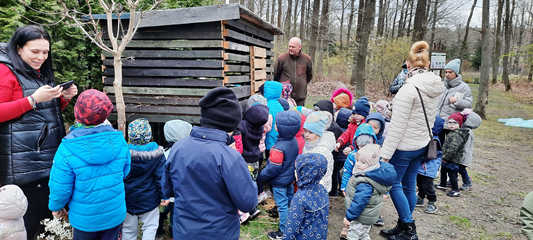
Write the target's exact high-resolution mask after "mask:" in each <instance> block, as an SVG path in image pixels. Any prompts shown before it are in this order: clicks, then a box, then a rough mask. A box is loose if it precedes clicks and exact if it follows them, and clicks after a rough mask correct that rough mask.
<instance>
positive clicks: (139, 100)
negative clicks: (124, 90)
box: [109, 95, 200, 106]
mask: <svg viewBox="0 0 533 240" xmlns="http://www.w3.org/2000/svg"><path fill="white" fill-rule="evenodd" d="M109 99H110V100H111V102H113V103H116V101H115V96H109ZM124 102H125V103H127V104H157V105H192V106H198V102H200V97H197V98H179V97H172V96H167V97H165V96H149V97H146V96H135V95H125V96H124Z"/></svg>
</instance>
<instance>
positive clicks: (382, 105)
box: [374, 100, 389, 114]
mask: <svg viewBox="0 0 533 240" xmlns="http://www.w3.org/2000/svg"><path fill="white" fill-rule="evenodd" d="M387 103H389V102H387V101H385V100H379V101H377V102H376V103H375V104H374V108H375V109H376V111H377V112H378V113H381V114H383V111H384V110H385V109H386V108H387Z"/></svg>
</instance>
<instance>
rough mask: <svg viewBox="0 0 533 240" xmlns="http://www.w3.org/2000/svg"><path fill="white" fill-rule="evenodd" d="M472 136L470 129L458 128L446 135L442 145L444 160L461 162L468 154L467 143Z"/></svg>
mask: <svg viewBox="0 0 533 240" xmlns="http://www.w3.org/2000/svg"><path fill="white" fill-rule="evenodd" d="M469 138H470V129H468V128H462V127H461V128H458V129H455V130H453V131H450V132H449V133H448V135H446V140H444V145H443V146H442V161H444V162H446V163H455V164H461V165H462V161H464V159H465V156H466V149H465V145H466V142H467V141H468V139H469Z"/></svg>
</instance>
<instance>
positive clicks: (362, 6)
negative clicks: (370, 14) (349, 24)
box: [355, 0, 368, 43]
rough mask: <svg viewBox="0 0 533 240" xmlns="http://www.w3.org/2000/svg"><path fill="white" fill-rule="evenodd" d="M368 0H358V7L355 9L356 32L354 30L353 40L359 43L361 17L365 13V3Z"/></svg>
mask: <svg viewBox="0 0 533 240" xmlns="http://www.w3.org/2000/svg"><path fill="white" fill-rule="evenodd" d="M367 1H368V0H359V9H358V11H357V32H355V42H356V43H359V42H361V41H359V38H360V37H361V31H363V17H364V13H365V4H366V2H367Z"/></svg>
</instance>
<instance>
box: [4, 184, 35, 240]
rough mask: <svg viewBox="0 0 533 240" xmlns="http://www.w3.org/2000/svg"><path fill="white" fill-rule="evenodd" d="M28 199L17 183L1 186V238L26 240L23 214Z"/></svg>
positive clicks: (5, 239)
mask: <svg viewBox="0 0 533 240" xmlns="http://www.w3.org/2000/svg"><path fill="white" fill-rule="evenodd" d="M27 208H28V201H27V199H26V196H24V193H23V192H22V189H20V188H19V187H18V186H17V185H5V186H2V187H0V239H2V240H26V228H25V227H24V220H23V219H22V216H24V214H25V213H26V209H27Z"/></svg>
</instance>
